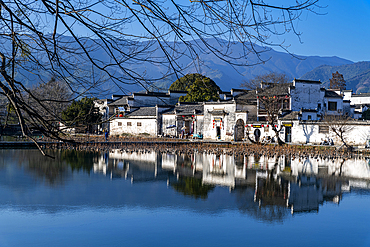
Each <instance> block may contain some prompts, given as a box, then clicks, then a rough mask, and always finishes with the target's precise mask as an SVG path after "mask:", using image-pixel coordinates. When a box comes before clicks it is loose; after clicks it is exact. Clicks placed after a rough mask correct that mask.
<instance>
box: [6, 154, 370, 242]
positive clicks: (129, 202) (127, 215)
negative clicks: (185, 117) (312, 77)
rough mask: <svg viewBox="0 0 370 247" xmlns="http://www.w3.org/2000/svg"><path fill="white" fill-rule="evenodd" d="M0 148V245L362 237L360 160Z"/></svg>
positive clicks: (368, 213)
mask: <svg viewBox="0 0 370 247" xmlns="http://www.w3.org/2000/svg"><path fill="white" fill-rule="evenodd" d="M50 152H53V155H55V156H56V159H55V160H52V159H49V158H45V157H43V156H41V155H40V153H39V152H38V151H37V150H0V246H66V245H72V246H77V245H82V246H102V245H113V246H122V245H132V246H164V245H166V246H174V245H176V246H189V245H195V246H199V245H203V246H225V245H229V244H234V245H237V246H240V245H243V246H244V245H252V246H259V245H264V246H266V245H278V246H279V245H280V246H283V245H284V246H285V245H297V244H298V245H301V246H312V245H334V244H335V245H336V246H348V245H356V246H370V241H369V234H368V231H367V225H368V222H369V220H370V210H369V205H370V199H369V191H370V190H369V188H370V169H369V160H368V159H367V158H365V157H359V158H356V159H352V160H341V159H336V160H329V159H324V160H322V159H293V160H292V159H291V158H290V157H284V156H282V157H264V156H259V155H254V156H237V157H234V156H229V155H219V156H216V155H210V154H203V153H193V154H192V155H190V156H187V155H174V154H159V153H155V152H151V153H136V152H133V153H126V152H121V151H119V150H114V151H112V152H110V153H89V152H76V151H50Z"/></svg>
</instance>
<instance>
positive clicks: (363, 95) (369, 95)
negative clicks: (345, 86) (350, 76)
mask: <svg viewBox="0 0 370 247" xmlns="http://www.w3.org/2000/svg"><path fill="white" fill-rule="evenodd" d="M352 97H370V93H360V94H352Z"/></svg>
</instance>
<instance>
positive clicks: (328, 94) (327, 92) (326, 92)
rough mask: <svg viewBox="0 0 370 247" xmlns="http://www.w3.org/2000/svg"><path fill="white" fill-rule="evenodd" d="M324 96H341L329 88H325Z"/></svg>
mask: <svg viewBox="0 0 370 247" xmlns="http://www.w3.org/2000/svg"><path fill="white" fill-rule="evenodd" d="M325 97H328V98H342V96H340V95H339V94H337V93H336V92H334V91H331V90H325Z"/></svg>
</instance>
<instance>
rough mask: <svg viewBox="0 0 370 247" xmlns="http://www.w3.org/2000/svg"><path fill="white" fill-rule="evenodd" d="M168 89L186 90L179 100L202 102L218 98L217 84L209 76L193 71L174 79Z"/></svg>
mask: <svg viewBox="0 0 370 247" xmlns="http://www.w3.org/2000/svg"><path fill="white" fill-rule="evenodd" d="M170 90H181V91H187V92H188V93H187V94H186V95H185V96H181V97H180V99H179V101H180V102H202V101H210V100H213V101H215V100H218V99H219V96H218V92H219V91H220V90H221V89H220V87H219V86H217V84H216V83H215V82H214V81H213V80H212V79H210V78H208V77H206V76H204V75H201V74H198V73H195V74H188V75H185V76H183V77H181V78H180V79H178V80H176V81H175V82H174V83H172V85H171V86H170Z"/></svg>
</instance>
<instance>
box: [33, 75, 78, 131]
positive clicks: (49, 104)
mask: <svg viewBox="0 0 370 247" xmlns="http://www.w3.org/2000/svg"><path fill="white" fill-rule="evenodd" d="M30 92H31V93H32V95H33V96H34V97H29V98H28V105H29V106H30V107H32V108H33V109H36V110H37V112H38V113H39V114H40V115H41V116H42V117H43V118H44V119H45V120H46V121H48V122H50V124H52V123H53V122H54V123H55V121H57V120H60V119H61V116H62V115H61V114H62V111H64V110H65V109H66V108H67V107H68V105H69V103H70V101H71V99H72V98H73V97H72V96H73V95H72V94H71V92H70V90H69V88H68V86H67V84H66V83H65V82H63V81H57V80H55V78H52V79H51V80H50V81H48V82H46V83H41V84H39V85H37V86H34V87H33V88H32V89H30ZM28 96H29V95H28Z"/></svg>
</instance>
